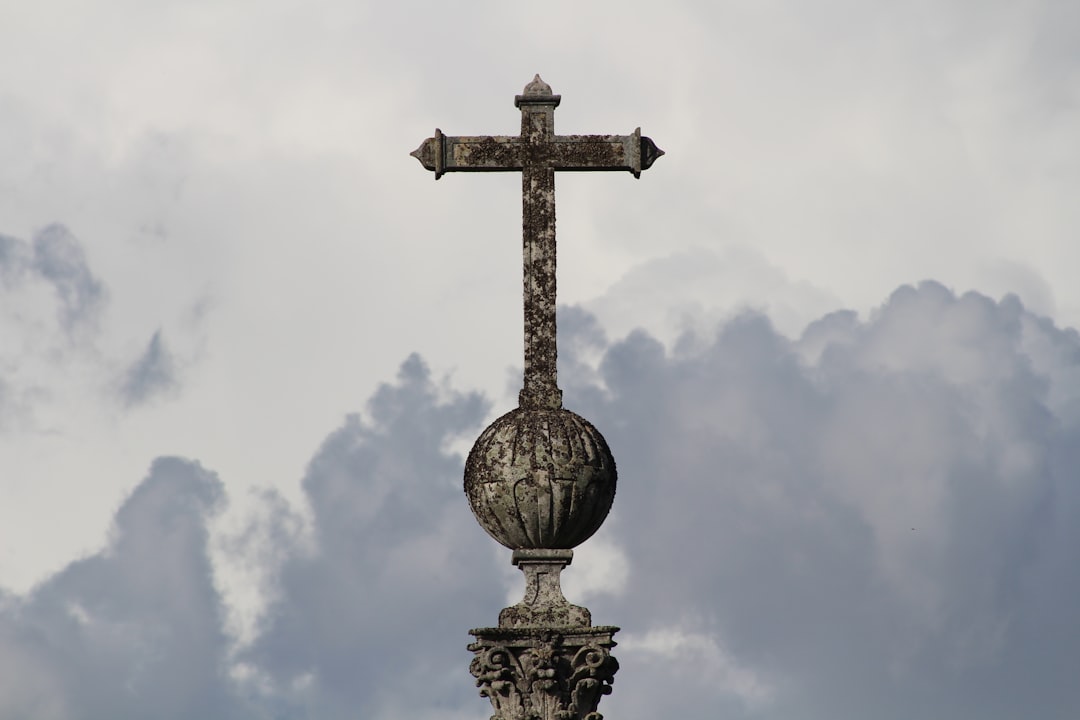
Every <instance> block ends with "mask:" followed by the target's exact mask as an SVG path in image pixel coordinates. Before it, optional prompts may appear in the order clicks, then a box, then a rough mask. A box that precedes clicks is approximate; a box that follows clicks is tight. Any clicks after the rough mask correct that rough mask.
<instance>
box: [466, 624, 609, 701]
mask: <svg viewBox="0 0 1080 720" xmlns="http://www.w3.org/2000/svg"><path fill="white" fill-rule="evenodd" d="M618 630H619V628H617V627H595V628H577V629H575V630H565V631H556V632H552V631H541V630H512V629H502V628H479V629H475V630H470V631H469V632H470V633H471V634H472V635H474V636H475V637H476V642H474V643H472V644H471V645H469V650H471V651H473V652H474V653H476V657H475V658H473V661H472V664H471V665H470V666H469V672H470V673H472V675H473V677H475V678H476V686H477V687H478V688H480V695H481V696H482V697H486V698H488V699H489V700H491V706H492V709H493V710H494V711H495V714H494V715H492V716H491V719H492V720H603V715H601V714H600V713H598V712H597V711H596V709H597V707H598V705H599V704H600V699H601V698H602V697H603V696H604V695H608V694H610V693H611V684H612V682H614V680H615V673H616V672H617V671H618V669H619V663H618V661H617V660H616V659H615V658H614V657H613V656H612V655H611V648H612V647H614V646H615V642H614V640H613V639H612V636H613V635H614V634H615V633H616V632H618Z"/></svg>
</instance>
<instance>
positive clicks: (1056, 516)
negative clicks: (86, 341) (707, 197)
mask: <svg viewBox="0 0 1080 720" xmlns="http://www.w3.org/2000/svg"><path fill="white" fill-rule="evenodd" d="M1078 352H1080V337H1078V336H1077V333H1075V332H1074V331H1072V330H1061V329H1058V328H1056V327H1054V325H1053V324H1052V323H1051V322H1049V321H1048V320H1046V319H1043V318H1039V317H1036V316H1034V315H1032V314H1030V313H1028V312H1027V311H1025V310H1024V308H1023V307H1022V305H1021V304H1020V303H1019V301H1017V300H1016V299H1015V298H1006V299H1005V300H1003V301H1001V302H995V301H993V300H991V299H989V298H987V297H985V296H981V295H979V294H977V293H967V294H965V295H963V296H961V297H957V296H955V295H954V294H953V293H952V292H950V291H949V290H947V289H946V288H944V287H942V286H940V285H938V284H935V283H924V284H921V285H920V286H918V287H904V288H901V289H899V290H898V291H896V292H895V293H894V294H893V295H892V296H891V297H890V299H889V301H888V302H887V303H886V304H885V305H883V306H882V307H881V308H880V309H879V310H878V311H877V312H876V313H875V314H873V316H871V317H870V318H869V319H867V320H865V321H860V320H859V319H858V317H857V316H855V315H854V314H851V313H837V314H834V315H831V316H828V317H825V318H823V319H822V320H820V321H819V322H817V323H814V324H812V325H811V326H809V327H808V328H807V330H806V332H805V333H804V334H803V335H802V337H801V338H800V339H798V340H796V341H789V340H787V339H785V338H784V337H783V336H782V335H780V334H778V333H777V332H776V331H775V330H774V329H773V328H772V326H771V325H770V323H769V322H768V320H767V319H766V318H764V317H763V316H760V315H755V314H746V315H743V316H740V317H738V318H736V319H734V320H732V321H730V322H728V323H726V324H725V325H723V326H722V327H721V328H720V329H719V331H718V332H717V333H716V334H715V335H714V336H712V337H704V338H702V337H684V338H683V339H682V341H681V343H680V344H679V345H677V346H676V347H675V348H674V349H673V350H672V351H670V352H669V351H668V350H667V349H666V348H665V347H664V346H662V345H660V344H659V343H657V342H656V341H655V340H653V339H652V338H650V337H649V336H647V335H645V334H643V333H633V334H631V335H630V336H628V337H626V338H625V339H623V340H621V341H619V342H617V343H614V344H613V345H611V346H610V347H609V349H608V350H607V352H606V353H605V355H604V356H603V359H602V361H601V363H600V365H599V372H600V374H601V377H602V380H603V384H604V386H605V387H606V388H607V392H606V394H597V393H588V392H586V393H582V394H580V395H578V396H579V397H581V398H582V399H583V400H584V402H583V403H582V407H580V408H578V410H579V411H580V412H582V413H583V414H584V415H586V416H587V417H590V418H591V419H593V421H594V422H595V423H596V425H597V426H598V427H599V428H600V429H601V430H602V431H603V432H604V433H605V436H606V437H607V439H608V442H609V444H610V445H611V447H612V450H613V452H614V453H615V457H616V458H617V460H618V462H619V469H620V491H619V496H618V501H617V502H616V506H615V510H614V511H613V518H612V521H611V522H612V527H611V528H610V529H609V532H611V535H612V538H613V540H614V541H615V542H616V543H618V544H619V545H621V546H622V547H623V548H624V550H625V553H626V557H627V558H629V560H630V563H631V568H630V581H629V583H628V585H627V589H626V592H625V593H624V594H622V595H620V596H618V598H617V599H608V600H606V601H605V602H606V603H607V604H610V608H605V611H604V612H603V613H602V614H601V613H599V612H598V611H597V608H596V607H594V608H593V611H594V617H602V618H603V619H604V620H607V616H609V615H610V616H611V618H610V619H611V621H613V622H614V621H617V622H620V623H622V624H624V626H627V627H629V628H634V629H635V630H636V632H634V631H631V632H632V633H634V634H632V635H631V637H636V638H638V640H637V641H636V645H635V644H634V643H631V649H630V650H629V651H628V652H630V653H631V656H630V657H627V658H626V659H625V661H624V663H623V667H624V670H623V673H622V677H621V678H620V679H625V680H629V681H630V682H628V683H626V684H625V685H623V687H622V688H620V687H618V686H617V687H616V693H615V696H613V698H612V699H611V701H610V702H611V705H610V706H609V710H610V711H611V713H612V714H613V715H614V714H616V712H618V713H620V714H622V715H624V716H630V715H633V714H635V713H640V714H641V716H642V717H645V716H649V715H650V714H652V715H655V714H658V713H660V712H661V711H666V710H670V709H671V706H670V705H669V704H667V703H668V702H669V699H670V696H671V694H672V693H670V692H665V691H660V690H659V689H658V688H657V687H656V686H655V685H653V684H650V683H649V681H648V674H649V673H652V672H656V673H660V674H661V676H662V677H664V678H667V679H668V680H671V681H673V682H675V683H676V687H677V690H678V692H675V693H674V694H675V695H678V694H679V692H687V693H690V692H692V693H693V701H692V702H690V701H687V702H685V703H683V702H682V701H678V702H679V704H678V705H677V707H678V708H679V710H680V711H681V712H682V713H683V714H684V715H687V716H689V717H703V718H704V717H708V716H710V713H711V712H712V711H711V710H708V709H706V708H711V707H715V705H714V703H719V704H720V706H724V707H727V708H728V710H729V715H730V716H732V717H762V718H772V717H789V716H791V715H792V714H793V713H794V714H798V715H799V716H800V717H807V718H819V717H820V718H825V717H867V716H873V717H881V718H893V717H895V718H903V717H914V716H917V717H931V716H940V715H942V714H943V713H944V714H949V715H950V716H956V717H976V716H978V717H990V718H993V717H1001V718H1007V717H1015V716H1017V715H1018V714H1022V712H1023V711H1022V710H1021V708H1022V707H1024V706H1025V705H1026V706H1027V707H1037V708H1038V709H1039V714H1040V717H1055V718H1056V717H1061V718H1064V717H1068V716H1069V714H1070V713H1071V711H1072V710H1073V709H1075V707H1076V701H1077V696H1076V693H1075V691H1073V690H1070V689H1068V688H1069V687H1070V685H1069V684H1068V683H1067V682H1064V681H1063V678H1064V676H1063V674H1062V673H1063V671H1062V668H1065V667H1068V668H1076V667H1077V664H1078V663H1080V656H1078V654H1077V652H1076V651H1075V650H1074V649H1071V648H1069V647H1068V646H1067V645H1066V644H1065V643H1063V642H1061V641H1060V640H1057V639H1055V638H1054V637H1053V636H1052V631H1051V630H1050V627H1051V626H1052V625H1058V626H1060V627H1071V626H1074V625H1075V623H1076V622H1077V621H1078V619H1080V616H1078V613H1077V611H1076V610H1075V609H1070V608H1066V606H1065V604H1064V603H1062V602H1060V601H1058V600H1057V598H1060V597H1070V596H1075V594H1076V593H1077V592H1080V572H1078V571H1077V570H1075V569H1066V566H1065V563H1066V562H1067V560H1066V558H1067V557H1068V556H1069V555H1070V554H1071V550H1070V548H1074V547H1076V542H1077V540H1078V534H1080V533H1078V532H1077V530H1075V527H1076V522H1075V516H1074V513H1075V511H1076V508H1077V503H1078V501H1080V493H1078V491H1077V489H1076V486H1075V483H1074V482H1073V479H1074V478H1075V476H1076V468H1077V467H1080V424H1078V423H1077V421H1076V414H1075V398H1076V393H1077V390H1078V385H1077V376H1076V371H1077V369H1078V367H1080V364H1078V363H1080V355H1078V354H1077V353H1078ZM1063 358H1069V360H1068V361H1064V360H1063ZM587 389H588V388H586V390H587ZM575 395H577V393H576V392H572V391H571V390H570V389H568V390H567V396H568V397H573V396H575ZM583 552H584V551H583ZM1048 606H1050V607H1053V611H1052V613H1051V615H1052V616H1053V618H1054V619H1053V620H1052V621H1051V620H1049V617H1048V615H1047V610H1048ZM673 623H674V624H675V626H676V627H677V628H678V631H679V632H682V633H691V634H692V635H693V636H694V637H700V638H704V639H699V640H696V641H695V642H697V643H699V647H701V646H703V645H701V643H706V645H707V642H710V641H711V642H713V643H715V644H716V646H717V647H719V648H722V649H723V657H725V658H727V659H728V660H729V661H730V662H732V663H735V666H736V667H739V668H742V669H743V670H745V672H747V673H750V676H752V677H755V678H758V679H760V681H761V683H763V686H764V687H769V688H770V689H771V693H770V700H769V702H767V703H760V704H755V703H746V702H743V701H741V700H740V701H739V702H734V703H733V702H732V701H733V700H739V693H738V692H737V690H732V691H731V692H725V691H724V683H721V682H717V683H716V685H715V686H714V688H713V689H712V690H711V691H709V690H703V689H701V688H697V689H694V688H692V687H688V686H687V684H686V682H687V681H685V679H680V678H672V673H671V672H670V671H669V669H668V667H669V665H670V663H669V662H668V660H666V659H664V658H663V656H662V655H657V653H656V652H655V649H653V650H650V646H649V643H647V642H645V641H644V640H643V639H642V638H643V637H644V638H645V639H648V638H650V637H653V638H655V637H657V633H661V634H662V633H664V632H671V630H670V628H671V626H672V624H673ZM1036 648H1041V649H1040V650H1036ZM683 657H686V655H685V654H684V655H683ZM687 662H688V663H690V665H691V667H689V668H686V669H685V673H690V675H693V673H694V667H695V666H696V667H700V663H699V662H698V661H696V660H693V658H692V657H689V658H687ZM685 673H684V674H685ZM1049 678H1059V679H1062V682H1060V683H1056V682H1054V681H1052V680H1050V679H1049ZM620 690H621V691H622V692H621V694H620Z"/></svg>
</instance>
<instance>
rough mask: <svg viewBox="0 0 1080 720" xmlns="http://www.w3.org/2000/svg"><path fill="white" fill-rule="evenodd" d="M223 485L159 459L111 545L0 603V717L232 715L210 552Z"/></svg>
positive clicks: (120, 515) (123, 510)
mask: <svg viewBox="0 0 1080 720" xmlns="http://www.w3.org/2000/svg"><path fill="white" fill-rule="evenodd" d="M222 502H223V494H222V488H221V483H220V482H219V481H218V479H217V478H216V477H215V476H214V475H213V474H212V473H210V472H208V471H206V470H204V469H202V468H201V467H199V466H198V465H197V464H195V463H191V462H188V461H184V460H179V459H176V458H163V459H159V460H157V461H155V463H154V465H153V467H152V468H151V470H150V473H149V474H148V475H147V477H146V479H145V480H144V481H143V482H142V483H141V484H140V485H139V486H138V487H137V488H136V490H135V491H134V492H133V493H132V494H131V496H130V497H129V498H128V499H127V500H126V501H125V502H124V504H123V505H122V506H121V507H120V509H119V510H118V511H117V514H116V518H115V522H114V526H113V530H112V534H111V537H110V540H109V543H108V545H107V547H106V548H105V549H104V550H102V551H101V552H98V553H96V554H94V555H91V556H89V557H86V558H84V559H82V560H78V561H76V562H73V563H72V564H70V565H69V566H68V567H67V568H65V569H64V570H63V571H61V572H59V573H57V574H56V575H54V576H53V577H51V578H50V579H48V580H47V581H46V582H44V583H42V584H41V585H40V586H38V587H37V588H35V589H34V590H33V591H32V592H31V593H29V594H28V595H27V596H25V597H11V596H7V597H4V598H3V600H4V602H3V605H2V606H0V636H2V637H3V642H0V666H2V667H3V669H4V671H3V672H2V673H0V715H2V716H3V717H13V718H14V717H34V718H43V719H46V718H57V719H60V718H64V719H67V718H105V717H108V718H133V719H134V718H147V717H157V718H177V719H179V718H193V717H205V718H212V717H237V715H236V714H235V711H236V709H237V708H238V707H239V705H238V702H237V701H236V700H235V699H234V698H231V697H230V695H229V693H228V691H227V688H226V686H225V685H224V684H223V683H222V682H221V681H220V677H219V674H220V672H221V667H222V661H223V659H224V650H225V649H226V644H225V640H226V638H225V636H224V634H223V633H222V631H221V628H220V622H219V618H220V601H219V597H218V594H217V592H216V590H215V588H214V584H213V581H212V573H211V567H210V563H209V559H208V556H207V552H206V543H207V525H206V523H207V518H208V516H209V515H210V514H212V513H213V512H215V511H216V510H217V509H219V507H220V505H221V503H222Z"/></svg>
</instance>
